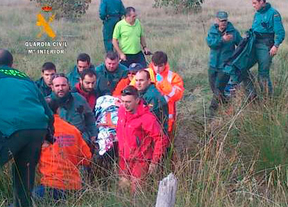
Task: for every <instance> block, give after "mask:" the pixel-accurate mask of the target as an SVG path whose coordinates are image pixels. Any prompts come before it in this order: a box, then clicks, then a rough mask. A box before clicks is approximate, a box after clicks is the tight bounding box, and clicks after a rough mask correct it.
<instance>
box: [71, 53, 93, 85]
mask: <svg viewBox="0 0 288 207" xmlns="http://www.w3.org/2000/svg"><path fill="white" fill-rule="evenodd" d="M88 68H90V69H92V70H95V68H94V65H92V64H91V58H90V56H89V55H88V54H86V53H80V54H79V55H78V57H77V65H75V66H74V68H73V70H72V71H71V72H70V73H68V74H67V78H68V80H69V83H70V86H71V87H72V88H73V87H74V86H75V85H76V84H77V83H79V80H80V73H81V72H82V71H83V70H85V69H88Z"/></svg>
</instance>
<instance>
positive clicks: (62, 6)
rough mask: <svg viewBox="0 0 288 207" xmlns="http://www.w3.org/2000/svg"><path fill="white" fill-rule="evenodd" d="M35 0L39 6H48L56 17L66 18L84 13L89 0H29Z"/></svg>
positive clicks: (72, 18)
mask: <svg viewBox="0 0 288 207" xmlns="http://www.w3.org/2000/svg"><path fill="white" fill-rule="evenodd" d="M30 1H36V2H37V3H38V5H39V6H41V7H44V6H50V7H52V12H53V13H54V14H56V15H55V18H56V19H60V18H66V19H69V20H75V19H78V18H80V17H82V15H84V14H85V13H86V11H87V10H88V8H89V4H90V3H91V0H30Z"/></svg>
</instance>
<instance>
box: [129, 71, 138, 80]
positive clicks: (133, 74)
mask: <svg viewBox="0 0 288 207" xmlns="http://www.w3.org/2000/svg"><path fill="white" fill-rule="evenodd" d="M135 74H136V73H135V72H132V71H129V72H128V78H129V80H130V81H132V80H133V78H134V76H135Z"/></svg>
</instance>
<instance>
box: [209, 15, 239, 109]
mask: <svg viewBox="0 0 288 207" xmlns="http://www.w3.org/2000/svg"><path fill="white" fill-rule="evenodd" d="M241 40H242V37H241V35H240V33H239V32H238V30H237V29H236V28H235V27H234V26H233V24H232V23H231V22H229V21H228V14H227V12H225V11H219V12H217V14H216V23H215V24H213V25H212V26H211V28H210V30H209V32H208V36H207V38H206V41H207V44H208V46H209V47H210V61H209V70H208V75H209V84H210V88H211V90H212V92H213V98H212V100H211V104H210V107H209V109H210V112H211V113H214V112H215V110H217V108H218V106H219V103H222V102H224V101H225V96H224V89H225V87H226V85H227V83H228V81H229V79H230V76H229V75H228V74H226V73H224V72H223V69H224V66H225V61H227V60H228V58H230V57H231V55H232V54H233V52H234V50H235V48H236V46H237V45H238V44H239V43H240V41H241Z"/></svg>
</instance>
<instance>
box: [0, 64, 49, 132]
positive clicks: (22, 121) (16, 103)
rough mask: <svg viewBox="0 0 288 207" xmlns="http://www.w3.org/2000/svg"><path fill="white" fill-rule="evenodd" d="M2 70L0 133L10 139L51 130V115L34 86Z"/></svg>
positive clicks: (20, 77)
mask: <svg viewBox="0 0 288 207" xmlns="http://www.w3.org/2000/svg"><path fill="white" fill-rule="evenodd" d="M0 70H1V71H2V72H1V71H0V88H1V90H0V100H1V101H0V132H1V133H2V134H3V135H4V136H7V137H9V136H10V135H12V134H13V133H14V132H16V131H19V130H24V129H47V128H48V127H52V126H53V122H54V117H53V114H52V111H51V110H50V108H49V107H48V105H47V104H46V101H45V99H44V97H43V95H42V94H41V92H40V91H39V89H38V88H37V86H36V85H35V83H34V82H33V81H32V80H30V79H29V78H28V76H26V75H25V74H24V73H22V72H20V71H18V70H16V69H13V68H10V67H8V66H0ZM3 71H5V73H6V74H8V73H9V74H12V73H13V74H14V75H5V74H4V73H3ZM16 73H17V74H20V76H18V75H15V74H16Z"/></svg>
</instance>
